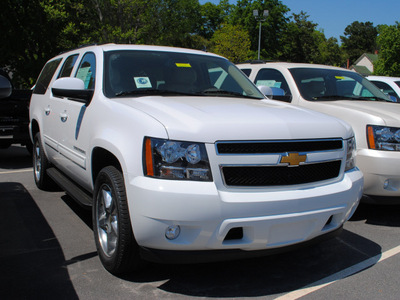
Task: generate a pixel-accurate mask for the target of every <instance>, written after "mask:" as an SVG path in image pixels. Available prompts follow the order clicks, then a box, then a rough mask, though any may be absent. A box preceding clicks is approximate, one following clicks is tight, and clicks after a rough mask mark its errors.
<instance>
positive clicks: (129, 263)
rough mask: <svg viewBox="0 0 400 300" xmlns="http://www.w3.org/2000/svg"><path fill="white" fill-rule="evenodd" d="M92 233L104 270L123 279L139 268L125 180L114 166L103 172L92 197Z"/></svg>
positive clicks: (100, 173) (137, 248)
mask: <svg viewBox="0 0 400 300" xmlns="http://www.w3.org/2000/svg"><path fill="white" fill-rule="evenodd" d="M93 232H94V239H95V242H96V247H97V252H98V254H99V257H100V260H101V263H102V264H103V266H104V268H105V269H106V270H107V271H109V272H110V273H111V274H114V275H122V274H126V273H129V272H131V271H134V270H135V269H138V268H139V267H140V265H141V259H140V255H139V246H138V245H137V243H136V241H135V238H134V236H133V232H132V226H131V222H130V217H129V210H128V203H127V197H126V191H125V184H124V178H123V176H122V174H121V172H120V171H119V170H117V169H116V168H115V167H113V166H108V167H105V168H103V169H102V170H101V171H100V172H99V174H98V176H97V178H96V183H95V189H94V195H93Z"/></svg>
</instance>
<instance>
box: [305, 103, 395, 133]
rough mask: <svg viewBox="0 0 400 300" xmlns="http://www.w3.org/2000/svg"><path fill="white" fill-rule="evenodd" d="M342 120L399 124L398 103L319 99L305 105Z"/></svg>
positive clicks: (373, 123)
mask: <svg viewBox="0 0 400 300" xmlns="http://www.w3.org/2000/svg"><path fill="white" fill-rule="evenodd" d="M306 107H308V108H310V109H315V110H317V111H320V112H324V113H327V114H330V115H334V116H336V117H340V118H343V119H344V120H346V121H348V122H350V123H353V122H358V121H359V122H368V123H369V124H371V125H387V126H394V127H399V126H400V104H399V103H392V102H381V101H354V100H339V101H320V102H312V104H311V102H310V105H306Z"/></svg>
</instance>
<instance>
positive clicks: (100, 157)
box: [91, 147, 123, 186]
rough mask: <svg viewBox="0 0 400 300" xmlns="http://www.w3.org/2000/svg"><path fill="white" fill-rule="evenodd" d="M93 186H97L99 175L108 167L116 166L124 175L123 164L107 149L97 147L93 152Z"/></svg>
mask: <svg viewBox="0 0 400 300" xmlns="http://www.w3.org/2000/svg"><path fill="white" fill-rule="evenodd" d="M91 165H92V184H93V186H94V185H95V182H96V178H97V175H98V174H99V172H100V170H101V169H103V168H104V167H106V166H114V167H115V168H116V169H118V170H119V171H120V172H121V173H123V170H122V166H121V163H120V162H119V160H118V158H117V157H116V156H115V155H114V154H113V153H112V152H110V151H108V150H107V149H104V148H101V147H96V148H94V149H93V151H92V164H91Z"/></svg>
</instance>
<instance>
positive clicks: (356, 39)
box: [340, 21, 378, 63]
mask: <svg viewBox="0 0 400 300" xmlns="http://www.w3.org/2000/svg"><path fill="white" fill-rule="evenodd" d="M377 35H378V31H377V29H376V27H374V26H373V23H371V22H365V23H363V22H358V21H355V22H353V23H351V24H350V25H349V26H347V27H346V28H345V30H344V36H340V39H341V41H342V47H343V50H344V51H345V52H346V54H347V56H348V58H349V59H350V62H351V63H354V62H355V61H356V60H357V59H358V58H359V57H360V56H361V55H362V54H363V53H374V52H375V50H376V38H377Z"/></svg>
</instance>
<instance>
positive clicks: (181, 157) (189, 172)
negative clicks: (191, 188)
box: [143, 137, 212, 181]
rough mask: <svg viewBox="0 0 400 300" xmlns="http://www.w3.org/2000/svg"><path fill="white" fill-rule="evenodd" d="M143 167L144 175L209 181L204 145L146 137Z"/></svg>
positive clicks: (208, 168) (209, 172)
mask: <svg viewBox="0 0 400 300" xmlns="http://www.w3.org/2000/svg"><path fill="white" fill-rule="evenodd" d="M143 152H144V154H143V161H144V163H143V167H144V171H145V175H146V176H150V177H156V178H162V179H179V180H196V181H211V180H212V176H211V170H210V164H209V161H208V156H207V152H206V148H205V145H204V144H202V143H194V142H184V141H172V140H164V139H156V138H150V137H146V138H145V139H144V151H143Z"/></svg>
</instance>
